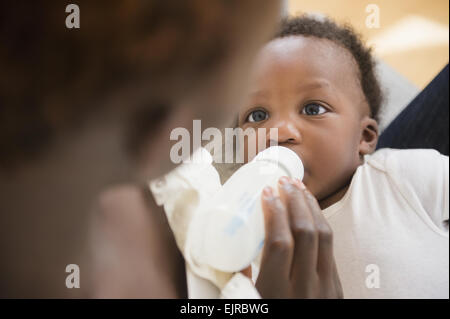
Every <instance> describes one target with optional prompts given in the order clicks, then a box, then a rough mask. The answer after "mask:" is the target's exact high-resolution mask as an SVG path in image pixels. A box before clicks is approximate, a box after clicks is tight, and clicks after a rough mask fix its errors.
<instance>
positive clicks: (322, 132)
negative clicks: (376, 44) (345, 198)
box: [239, 16, 381, 200]
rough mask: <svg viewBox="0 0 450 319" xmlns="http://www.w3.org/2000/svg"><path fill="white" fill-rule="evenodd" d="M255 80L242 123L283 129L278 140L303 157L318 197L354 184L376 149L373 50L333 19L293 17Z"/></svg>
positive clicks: (261, 59)
mask: <svg viewBox="0 0 450 319" xmlns="http://www.w3.org/2000/svg"><path fill="white" fill-rule="evenodd" d="M253 79H254V81H253V84H252V86H251V91H250V93H249V96H248V100H247V104H246V106H245V107H244V108H242V109H241V111H240V113H239V126H240V127H242V128H244V129H246V128H248V127H253V128H255V129H256V128H260V127H265V128H278V141H277V142H278V144H279V145H281V146H286V147H289V148H291V149H292V150H294V151H295V152H296V153H297V154H298V155H299V156H300V157H301V159H302V160H303V162H304V165H305V177H304V183H305V184H306V185H307V186H308V187H309V189H310V190H311V191H312V192H313V194H314V195H315V196H316V197H317V198H318V199H319V200H324V199H326V198H327V197H329V196H331V195H332V194H334V193H335V192H336V191H338V190H340V189H342V188H343V187H345V186H346V185H348V183H349V181H350V180H351V177H352V175H353V173H354V172H355V170H356V168H357V166H358V165H359V164H360V163H361V161H362V158H363V156H364V155H365V154H369V153H371V152H372V151H373V150H374V149H375V146H376V142H377V138H378V128H377V120H376V119H377V115H378V110H379V107H380V103H381V91H380V88H379V84H378V82H377V80H376V78H375V75H374V62H373V60H372V57H371V55H370V50H368V49H366V48H365V47H364V46H363V45H362V43H361V41H360V40H359V38H358V37H357V36H356V35H355V34H354V32H353V31H352V30H351V29H350V28H349V27H340V26H338V25H336V24H335V23H333V22H331V21H329V20H326V19H325V20H317V19H314V18H310V17H306V16H303V17H299V18H293V19H290V20H287V21H285V22H284V23H283V24H282V28H281V31H280V32H279V33H278V35H277V37H276V38H275V39H273V40H272V41H271V42H270V43H268V44H267V45H266V46H265V47H264V48H263V49H262V50H261V51H260V54H259V55H258V57H257V60H256V63H255V65H254V69H253ZM268 139H269V137H267V141H266V142H267V143H266V144H268V143H269V140H268ZM249 142H251V141H250V140H247V143H249ZM247 147H248V145H246V148H247Z"/></svg>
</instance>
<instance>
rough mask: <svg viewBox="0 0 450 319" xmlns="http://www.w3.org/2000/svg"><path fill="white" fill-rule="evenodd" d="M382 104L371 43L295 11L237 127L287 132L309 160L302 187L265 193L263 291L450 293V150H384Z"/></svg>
mask: <svg viewBox="0 0 450 319" xmlns="http://www.w3.org/2000/svg"><path fill="white" fill-rule="evenodd" d="M381 101H382V95H381V90H380V86H379V84H378V82H377V79H376V76H375V73H374V61H373V58H372V56H371V53H370V50H369V49H367V48H366V47H365V46H364V45H363V44H362V42H361V41H360V40H359V38H358V36H357V35H355V33H354V32H353V31H352V30H351V29H350V28H348V27H341V26H338V25H337V24H335V23H333V22H331V21H329V20H326V19H320V20H318V19H315V18H311V17H307V16H302V17H297V18H292V19H289V20H287V21H285V22H284V23H283V25H282V28H281V31H280V32H279V34H278V35H277V36H276V38H275V39H273V40H272V41H271V42H269V43H268V44H267V45H266V46H265V47H264V48H263V49H262V50H261V52H260V54H259V55H258V58H257V60H256V63H255V66H254V73H253V84H252V87H251V91H250V93H249V96H248V101H247V103H246V104H245V107H243V108H242V109H241V110H240V112H239V122H238V125H239V127H241V128H242V129H246V128H250V127H251V128H255V129H257V128H267V129H269V128H278V141H277V142H278V145H281V146H285V147H288V148H290V149H291V150H293V151H295V152H296V153H297V154H298V155H299V156H300V158H301V159H302V161H303V164H304V167H305V176H304V179H303V184H302V183H301V182H299V181H293V180H289V179H284V180H283V181H281V183H280V189H281V191H280V197H278V196H275V195H274V193H273V191H272V190H271V189H266V190H265V191H264V192H263V208H264V212H265V217H266V233H267V238H266V245H265V248H264V253H263V259H262V263H261V272H260V275H259V277H258V281H257V283H256V287H257V288H258V291H259V292H260V293H261V295H262V296H263V297H302V296H306V297H341V296H342V292H343V296H345V297H346V298H448V297H449V281H448V277H449V272H448V269H449V256H448V251H449V240H448V211H449V207H448V197H449V188H448V179H449V174H448V164H449V163H448V157H446V156H443V155H441V154H439V153H438V152H436V151H433V150H394V149H382V150H379V151H377V152H375V153H374V151H375V147H376V144H377V140H378V135H379V131H378V125H377V116H378V113H379V109H380V104H381ZM255 138H257V137H255ZM250 142H253V143H257V141H255V140H253V141H250V140H248V139H247V140H246V142H245V145H244V149H245V148H248V147H249V145H248V143H250ZM266 142H267V144H269V136H268V137H267V141H266ZM256 145H258V144H256ZM319 207H320V208H319ZM305 212H306V213H305ZM317 212H319V213H317ZM282 230H284V233H283V232H282ZM275 233H277V234H275ZM286 233H287V235H286ZM283 234H284V235H283ZM271 238H272V239H273V238H275V240H274V241H272V242H271V240H270V239H271ZM301 267H303V268H304V269H309V270H308V271H305V270H304V269H303V270H299V269H300V268H301ZM274 268H277V269H278V272H279V276H276V277H274V276H273V274H274V271H273V269H274ZM283 276H284V277H283ZM270 277H271V278H273V279H272V280H270ZM300 282H303V284H300ZM324 287H325V288H324ZM296 292H298V293H296Z"/></svg>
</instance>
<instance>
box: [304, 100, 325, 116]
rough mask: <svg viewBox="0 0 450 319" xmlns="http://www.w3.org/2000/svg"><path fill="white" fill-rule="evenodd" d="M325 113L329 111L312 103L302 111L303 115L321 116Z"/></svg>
mask: <svg viewBox="0 0 450 319" xmlns="http://www.w3.org/2000/svg"><path fill="white" fill-rule="evenodd" d="M325 112H327V109H326V108H324V107H323V106H322V105H320V104H317V103H310V104H308V105H306V106H305V107H304V108H303V110H302V114H306V115H320V114H323V113H325Z"/></svg>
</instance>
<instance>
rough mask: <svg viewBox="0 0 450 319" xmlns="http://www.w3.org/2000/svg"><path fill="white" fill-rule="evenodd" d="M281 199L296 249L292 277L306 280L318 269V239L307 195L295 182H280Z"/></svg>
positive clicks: (283, 180) (284, 180)
mask: <svg viewBox="0 0 450 319" xmlns="http://www.w3.org/2000/svg"><path fill="white" fill-rule="evenodd" d="M280 197H281V199H282V201H283V203H284V204H285V205H286V207H287V209H288V212H289V218H290V228H291V231H292V234H293V237H294V242H295V248H294V257H293V265H292V269H291V277H292V278H293V279H296V280H300V281H303V280H306V279H307V278H310V276H311V274H313V273H315V272H316V269H317V252H318V238H317V233H316V230H315V225H314V219H313V217H312V215H311V212H310V207H309V205H308V203H307V200H306V197H305V194H304V192H303V191H302V190H300V189H299V188H298V187H296V186H295V183H294V181H293V180H286V179H281V180H280Z"/></svg>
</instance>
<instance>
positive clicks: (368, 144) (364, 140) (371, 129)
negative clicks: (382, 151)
mask: <svg viewBox="0 0 450 319" xmlns="http://www.w3.org/2000/svg"><path fill="white" fill-rule="evenodd" d="M377 142H378V123H377V121H375V120H374V119H373V118H370V117H368V116H366V117H365V118H364V119H363V120H362V121H361V140H360V142H359V155H361V156H363V155H366V154H370V153H373V152H374V151H375V148H376V146H377Z"/></svg>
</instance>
